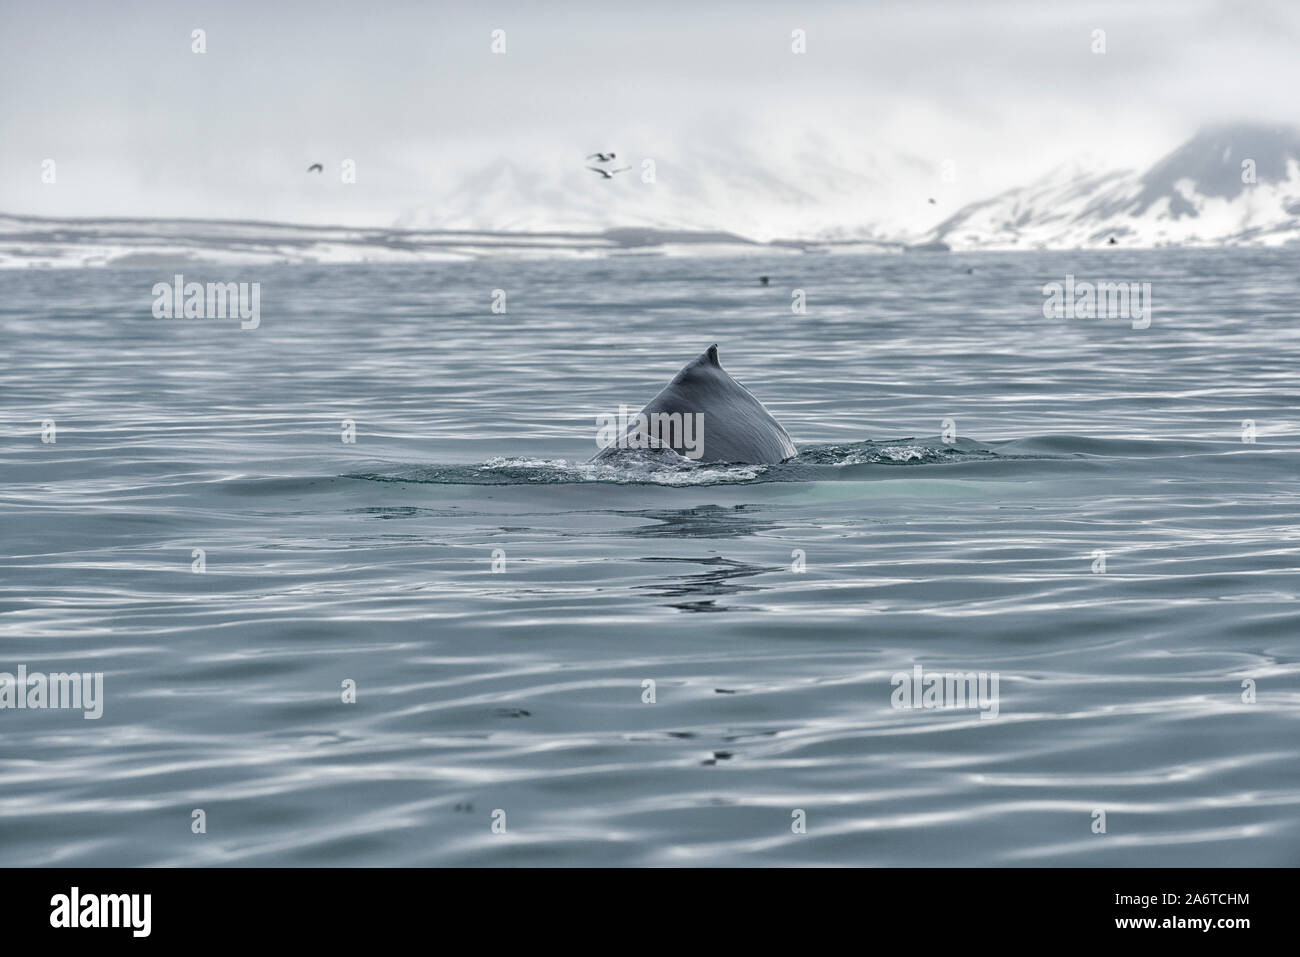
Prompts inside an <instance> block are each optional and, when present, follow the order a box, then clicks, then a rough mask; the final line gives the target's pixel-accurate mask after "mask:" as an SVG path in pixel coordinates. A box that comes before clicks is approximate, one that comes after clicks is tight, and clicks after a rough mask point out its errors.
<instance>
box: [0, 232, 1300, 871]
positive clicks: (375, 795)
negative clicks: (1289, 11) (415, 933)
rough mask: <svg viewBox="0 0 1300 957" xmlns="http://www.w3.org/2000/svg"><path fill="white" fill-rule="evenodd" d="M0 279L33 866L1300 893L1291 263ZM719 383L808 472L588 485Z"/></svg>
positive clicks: (89, 274)
mask: <svg viewBox="0 0 1300 957" xmlns="http://www.w3.org/2000/svg"><path fill="white" fill-rule="evenodd" d="M178 271H179V272H182V273H183V274H184V277H185V281H187V282H189V281H195V282H258V283H260V324H259V325H258V326H257V328H250V329H242V328H241V327H240V323H239V321H238V320H233V321H232V320H229V319H225V320H223V319H165V318H155V316H154V315H153V306H154V299H155V295H154V293H153V291H152V290H153V287H154V285H155V284H156V283H170V282H172V281H173V275H174V273H175V272H178ZM760 275H767V276H769V277H770V283H769V285H767V286H763V285H761V284H760V282H759V278H758V277H759V276H760ZM1067 276H1073V277H1074V281H1075V282H1076V283H1081V282H1085V281H1088V282H1097V281H1108V282H1137V283H1143V282H1149V283H1150V284H1151V302H1152V305H1153V312H1152V314H1151V317H1150V324H1149V327H1147V328H1135V325H1137V326H1140V325H1141V323H1138V322H1131V321H1130V320H1128V319H1122V318H1075V319H1057V318H1050V319H1049V318H1045V317H1044V314H1043V305H1044V301H1045V296H1044V290H1043V287H1044V285H1045V284H1048V283H1052V282H1060V283H1062V284H1064V283H1065V282H1066V277H1067ZM0 287H2V288H3V291H4V295H3V297H0V355H3V377H2V378H0V415H2V419H3V421H2V425H3V430H2V432H3V443H0V529H2V532H3V549H2V551H0V672H4V673H9V674H15V675H16V673H17V669H18V668H19V667H20V666H22V667H25V668H26V669H27V671H28V673H32V672H39V673H52V672H54V673H73V672H75V673H78V674H83V673H84V674H88V675H89V674H94V673H102V675H103V697H102V701H101V704H102V716H101V717H99V718H98V719H87V718H86V717H84V716H83V711H79V710H76V709H50V708H23V709H19V708H16V707H7V708H4V709H3V710H0V864H3V865H57V864H64V865H71V864H75V865H295V866H298V865H539V864H540V865H607V864H619V865H652V866H654V865H782V864H790V865H895V866H896V865H903V866H929V865H996V866H1033V865H1081V866H1093V865H1296V864H1300V664H1298V661H1300V601H1298V594H1300V388H1298V383H1297V375H1298V373H1300V321H1298V320H1297V304H1298V303H1300V269H1298V268H1297V258H1296V252H1295V251H1294V250H1293V249H1289V248H1288V249H1280V250H1272V251H1250V250H1240V251H1182V252H1180V251H1174V250H1164V251H1150V252H1133V251H1126V250H1123V249H1118V250H1112V249H1107V250H1103V251H1097V252H1090V253H1028V252H1026V253H1006V254H979V255H941V254H923V253H911V254H906V255H879V256H834V255H804V256H798V255H790V256H772V255H764V256H761V257H747V258H725V259H718V258H713V259H710V258H666V257H658V256H643V255H624V256H615V257H611V258H606V259H593V260H583V259H569V260H535V261H509V260H504V259H495V260H493V259H489V260H483V261H471V262H445V263H426V264H420V265H292V266H274V265H247V264H244V265H239V264H232V263H225V264H220V263H208V264H206V265H205V264H203V263H193V262H192V263H187V264H185V265H184V266H183V267H178V268H172V267H169V266H165V265H163V266H150V267H147V268H146V267H133V268H120V269H68V270H63V269H52V270H40V269H27V270H7V271H5V272H4V273H3V274H0ZM800 290H801V291H802V300H803V301H804V302H805V303H806V311H805V312H803V313H802V314H800V313H798V312H796V311H795V310H794V309H792V303H794V304H796V305H797V304H798V301H799V300H800V298H801V296H800V294H799V293H798V292H797V291H800ZM497 291H499V292H500V293H501V294H502V295H498V294H497ZM494 303H497V304H498V310H497V311H494V309H493V305H494ZM502 308H503V309H504V311H500V310H501V309H502ZM714 342H716V343H717V344H718V347H719V355H720V358H721V362H722V365H723V366H724V367H725V368H726V369H727V371H728V372H730V373H731V374H732V375H733V376H735V377H736V378H737V379H739V380H740V381H741V382H742V383H744V384H745V385H746V386H747V387H748V388H749V389H750V390H751V391H752V392H754V393H755V395H757V397H758V398H759V399H761V400H762V401H763V402H764V403H765V405H766V406H767V408H768V409H769V410H770V411H771V412H772V413H773V415H775V416H776V418H777V419H778V420H779V421H780V422H781V423H782V424H783V425H784V426H785V427H786V429H787V430H788V431H789V433H790V435H791V436H792V437H793V439H794V441H795V443H796V444H797V446H798V448H799V451H800V454H799V456H798V457H797V458H796V459H795V460H793V461H791V462H788V463H786V464H782V465H771V466H710V465H698V464H695V463H692V462H689V461H682V460H679V461H672V460H671V459H667V457H665V456H663V455H637V454H630V455H627V456H620V457H617V459H616V461H614V462H612V463H611V462H604V461H602V462H601V463H599V464H595V465H593V464H587V463H588V460H589V459H590V458H591V456H592V455H593V454H594V453H595V451H596V430H597V426H596V417H597V415H599V414H601V413H614V412H617V410H618V406H619V405H620V404H626V405H628V406H630V407H631V410H632V411H636V410H637V409H639V408H640V406H641V405H642V404H643V403H645V402H646V401H647V400H648V399H650V398H651V397H652V396H653V395H654V394H655V393H656V392H657V391H658V390H659V389H660V388H662V386H663V385H664V384H665V383H666V382H667V381H668V380H669V379H670V378H671V377H672V376H673V374H674V373H676V372H677V370H678V369H679V368H680V367H681V366H682V365H683V364H684V363H686V362H688V361H690V360H692V359H694V358H695V357H696V356H698V355H699V354H700V353H701V352H702V351H704V349H705V348H707V347H708V346H709V345H710V344H711V343H714ZM705 426H706V430H707V429H709V428H723V427H725V425H724V424H721V423H713V422H709V421H707V420H706V423H705ZM348 439H353V441H347V440H348ZM918 666H919V667H920V669H921V671H920V673H919V674H920V676H921V677H920V678H919V679H918V677H917V675H918V672H917V671H916V670H915V669H916V668H917V667H918ZM945 674H952V675H967V674H974V675H975V676H976V682H977V684H978V686H979V687H980V688H982V689H983V690H984V692H987V693H986V694H981V695H980V696H979V697H978V699H977V700H975V701H970V700H967V701H965V702H964V703H963V702H961V701H958V700H956V699H955V698H953V697H952V696H951V695H949V693H948V692H949V685H946V684H944V683H943V681H942V680H941V681H940V682H939V684H938V685H936V684H935V683H934V682H930V684H929V687H930V688H931V689H937V690H935V692H934V694H931V695H930V696H929V700H928V701H927V696H926V695H925V694H924V693H923V694H921V695H917V696H915V697H913V696H912V694H911V692H912V690H913V689H914V688H916V689H924V688H925V687H926V684H925V682H926V680H927V678H926V676H931V675H938V676H940V679H942V676H943V675H945ZM980 676H982V677H980ZM15 680H16V679H15ZM963 680H964V679H963ZM995 681H996V684H994V682H995ZM956 687H957V685H956V683H952V688H953V689H955V688H956ZM967 687H969V685H967ZM995 689H996V691H995ZM353 698H354V700H353ZM930 705H935V706H930ZM938 705H942V706H938ZM197 812H202V813H201V814H200V813H197ZM196 831H197V833H196Z"/></svg>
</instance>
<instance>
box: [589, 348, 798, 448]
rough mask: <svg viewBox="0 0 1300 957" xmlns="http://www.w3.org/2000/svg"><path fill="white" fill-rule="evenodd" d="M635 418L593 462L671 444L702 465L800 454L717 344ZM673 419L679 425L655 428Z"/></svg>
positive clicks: (681, 372) (665, 387)
mask: <svg viewBox="0 0 1300 957" xmlns="http://www.w3.org/2000/svg"><path fill="white" fill-rule="evenodd" d="M678 416H679V417H680V418H673V417H678ZM688 416H692V417H695V418H693V419H692V420H691V421H692V422H695V423H699V428H698V431H697V432H692V431H691V429H690V426H689V423H688V424H687V427H686V428H682V427H681V423H683V422H685V421H686V419H687V417H688ZM631 421H632V424H630V425H629V426H628V427H627V428H626V429H625V430H624V432H623V433H622V434H621V435H620V436H619V438H618V440H617V441H616V442H614V443H612V444H609V445H606V446H605V447H604V448H602V449H601V450H600V451H599V452H597V453H596V454H595V455H594V456H593V457H592V459H591V461H593V462H596V461H600V460H602V459H608V458H610V457H611V456H614V455H616V454H618V453H619V452H620V451H621V450H622V449H626V448H649V449H664V448H671V449H672V450H673V451H674V452H676V453H677V454H678V455H681V456H684V457H686V458H690V459H694V460H696V461H698V462H702V463H714V464H717V463H735V464H740V465H776V464H778V463H780V462H785V461H787V460H789V459H792V458H794V457H795V456H796V455H797V454H798V450H797V449H796V448H795V447H794V442H792V441H791V440H790V435H789V433H787V432H786V430H785V429H784V428H782V427H781V423H780V422H778V421H776V419H774V418H773V417H772V413H770V412H768V411H767V409H766V408H764V407H763V403H762V402H760V401H758V399H756V398H755V397H754V395H753V393H751V392H750V391H749V390H748V389H746V388H745V387H744V386H743V385H741V384H740V383H739V382H737V381H736V380H735V379H733V378H732V377H731V376H730V375H728V374H727V371H726V370H725V369H723V368H722V364H721V363H720V362H719V361H718V346H717V343H714V344H713V345H711V346H709V348H707V349H706V350H704V352H703V353H701V355H700V356H699V358H697V359H695V360H694V361H693V362H688V363H687V364H686V365H685V366H683V367H682V370H681V371H680V372H678V373H677V375H675V376H673V379H672V381H671V382H669V383H668V385H666V386H664V388H663V390H662V391H661V392H660V393H659V394H658V395H656V396H655V397H654V398H653V399H651V400H650V401H649V402H648V403H647V404H646V406H645V408H643V409H642V410H641V413H640V415H639V416H637V417H635V418H633V419H632V420H631ZM668 422H672V423H673V424H674V425H677V426H678V427H676V428H663V429H655V428H653V426H655V425H657V424H662V423H668Z"/></svg>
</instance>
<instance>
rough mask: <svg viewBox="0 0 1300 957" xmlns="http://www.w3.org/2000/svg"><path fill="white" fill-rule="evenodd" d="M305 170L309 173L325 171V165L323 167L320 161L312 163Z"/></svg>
mask: <svg viewBox="0 0 1300 957" xmlns="http://www.w3.org/2000/svg"><path fill="white" fill-rule="evenodd" d="M307 172H309V173H323V172H325V167H324V166H321V165H320V163H312V164H311V165H310V166H308V167H307Z"/></svg>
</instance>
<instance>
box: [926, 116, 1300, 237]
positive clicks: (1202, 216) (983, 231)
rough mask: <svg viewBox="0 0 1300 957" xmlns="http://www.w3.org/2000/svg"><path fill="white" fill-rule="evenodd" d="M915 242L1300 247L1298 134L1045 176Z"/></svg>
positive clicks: (1217, 131)
mask: <svg viewBox="0 0 1300 957" xmlns="http://www.w3.org/2000/svg"><path fill="white" fill-rule="evenodd" d="M925 238H926V239H927V240H930V241H938V242H944V243H946V244H948V245H949V246H950V247H951V248H953V249H957V250H962V249H1025V248H1029V249H1034V248H1050V249H1068V248H1080V247H1090V246H1099V245H1104V244H1109V242H1110V240H1111V239H1112V238H1113V239H1114V240H1115V241H1116V243H1118V244H1122V245H1125V246H1142V247H1148V246H1163V245H1186V246H1217V245H1242V244H1258V245H1280V244H1282V243H1286V242H1293V241H1300V130H1296V129H1293V128H1289V127H1266V126H1252V125H1235V126H1222V127H1214V128H1210V129H1206V130H1203V131H1201V132H1200V133H1198V134H1197V135H1196V136H1194V137H1192V139H1190V140H1188V141H1187V142H1186V143H1184V144H1183V145H1182V146H1180V147H1179V148H1178V149H1177V150H1175V151H1174V152H1172V153H1170V154H1169V155H1168V156H1166V157H1165V158H1164V159H1163V160H1161V161H1160V162H1158V163H1156V164H1155V165H1154V166H1152V167H1151V168H1150V169H1149V170H1147V171H1146V172H1144V173H1135V172H1131V171H1120V172H1090V171H1084V170H1080V169H1067V170H1055V171H1053V172H1052V173H1049V174H1048V175H1046V176H1044V177H1042V178H1040V179H1039V180H1037V181H1035V182H1034V183H1031V184H1030V185H1028V186H1025V187H1021V188H1017V189H1012V190H1008V191H1007V192H1005V193H1002V194H1001V195H999V196H995V197H993V198H991V199H987V200H982V201H979V202H975V203H971V204H969V205H967V206H965V207H964V208H962V209H961V210H959V211H958V212H957V213H956V214H955V215H953V216H952V217H950V218H949V219H947V220H945V221H944V222H942V223H940V224H939V225H938V226H937V227H935V228H934V229H933V230H931V231H930V232H929V233H927V234H926V237H925Z"/></svg>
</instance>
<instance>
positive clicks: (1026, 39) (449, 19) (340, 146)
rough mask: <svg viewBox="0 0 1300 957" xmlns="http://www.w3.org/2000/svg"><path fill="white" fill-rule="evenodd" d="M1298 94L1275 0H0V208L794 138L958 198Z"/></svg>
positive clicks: (348, 196) (388, 205)
mask: <svg viewBox="0 0 1300 957" xmlns="http://www.w3.org/2000/svg"><path fill="white" fill-rule="evenodd" d="M194 28H202V29H204V30H205V31H206V36H207V52H206V53H204V54H202V55H197V54H194V53H192V52H191V42H192V41H191V31H192V30H193V29H194ZM796 28H798V29H803V30H805V31H806V34H807V53H806V54H804V55H795V54H793V53H792V52H791V31H792V30H794V29H796ZM494 29H502V30H504V31H505V35H506V53H505V54H504V55H494V54H493V53H492V52H491V49H490V46H491V42H492V41H491V33H492V31H493V30H494ZM1097 29H1101V30H1104V31H1105V40H1106V52H1105V53H1104V54H1100V55H1098V54H1094V53H1093V52H1092V51H1091V47H1092V43H1093V40H1092V32H1093V31H1094V30H1097ZM1298 95H1300V4H1297V3H1294V2H1292V3H1270V2H1248V3H1244V2H1209V0H1204V2H1197V0H1179V2H1170V3H1154V2H1153V3H1140V2H1115V3H1097V2H1091V3H1069V2H1055V3H1049V2H1042V0H1027V2H1007V3H978V2H970V0H963V2H952V3H924V2H898V3H868V2H859V3H826V2H819V0H800V2H790V3H771V2H762V0H743V2H734V3H730V2H703V0H693V2H659V0H655V2H644V3H629V4H620V3H612V2H608V0H607V2H600V3H587V2H583V3H576V2H571V3H565V2H552V0H547V2H544V3H543V2H533V3H492V2H488V0H478V2H473V3H448V2H428V0H426V2H420V3H402V2H381V0H375V2H370V3H357V2H355V0H354V2H346V3H344V2H335V0H311V2H298V0H291V2H281V3H276V2H273V0H255V2H244V0H220V2H211V3H206V2H184V0H158V2H133V0H112V2H103V0H84V2H61V0H3V3H0V211H3V212H11V213H31V214H41V215H54V216H75V215H87V216H91V215H138V216H213V217H223V218H226V217H229V218H244V217H246V218H261V219H285V220H299V221H305V222H345V223H355V224H363V223H368V224H375V225H390V224H392V223H394V222H397V221H398V219H399V217H402V216H404V215H407V214H409V213H410V211H411V210H413V209H416V210H418V209H421V208H424V207H426V206H427V205H428V203H430V202H431V201H432V197H435V196H437V195H439V194H440V193H442V192H443V191H444V190H446V189H447V188H449V187H450V186H454V184H456V183H457V182H459V181H461V179H462V178H463V177H467V176H469V175H471V174H472V173H473V172H474V171H475V170H476V169H482V168H483V167H485V166H488V165H490V164H492V163H493V162H495V161H499V160H502V159H506V160H509V161H510V162H511V163H514V164H517V165H518V166H519V167H520V168H522V169H532V170H536V171H538V173H537V175H538V176H539V177H540V178H542V179H544V178H545V177H546V176H547V175H549V174H548V173H547V172H546V171H548V170H551V169H554V168H556V164H557V163H564V164H568V165H570V166H573V167H574V168H576V169H579V171H580V163H581V157H582V155H583V154H585V153H586V152H589V151H591V150H594V149H599V148H603V147H606V145H607V144H608V145H610V146H613V145H615V144H617V145H618V146H619V147H620V148H621V149H623V150H624V152H625V154H631V155H632V156H638V157H639V156H657V157H665V158H667V161H668V163H669V166H670V167H671V164H672V163H674V162H675V163H678V164H679V165H680V164H690V163H703V162H715V163H725V162H727V161H728V158H735V159H736V161H737V162H741V163H744V164H747V165H749V166H752V167H756V168H759V167H763V166H764V164H765V157H766V156H768V155H771V156H773V157H776V156H780V157H784V158H783V159H781V160H780V161H779V162H778V161H776V160H773V162H774V164H775V168H776V172H777V175H778V176H789V175H797V173H798V169H797V167H796V168H795V169H793V170H792V169H791V168H790V166H789V161H788V157H789V156H791V155H796V154H797V153H798V152H799V151H798V150H797V149H792V148H791V144H798V143H804V144H813V146H814V148H815V149H816V150H817V151H819V152H820V153H821V154H823V155H825V156H827V157H828V158H829V159H830V160H831V161H833V162H834V163H835V164H840V165H843V166H845V167H846V168H849V169H857V168H860V167H862V166H863V164H864V163H865V162H866V161H865V160H864V159H863V158H864V157H866V156H883V157H910V158H916V159H917V160H919V161H920V162H921V163H923V164H924V163H928V164H933V165H935V166H937V165H938V164H939V163H941V162H942V161H943V160H944V159H947V158H952V159H954V160H955V161H956V163H957V166H958V169H959V170H960V175H961V180H962V182H961V189H962V191H963V193H964V194H965V195H967V196H968V197H970V198H974V197H975V196H980V195H987V194H988V193H991V192H993V191H995V190H999V189H1002V188H1005V187H1007V186H1011V185H1016V184H1018V183H1021V182H1024V181H1025V180H1026V179H1027V178H1030V177H1032V176H1034V175H1037V174H1040V173H1042V172H1045V171H1046V170H1047V169H1048V168H1050V167H1053V166H1056V165H1058V164H1060V163H1063V162H1072V161H1076V160H1081V161H1085V162H1089V163H1096V164H1101V165H1104V166H1140V165H1144V164H1146V163H1149V162H1151V161H1153V160H1155V159H1157V158H1158V157H1159V156H1160V155H1161V154H1163V153H1164V152H1167V151H1168V150H1169V149H1171V148H1173V147H1174V146H1176V145H1178V143H1179V142H1181V141H1182V140H1183V139H1185V138H1186V137H1187V136H1188V135H1190V134H1191V133H1192V132H1194V131H1195V130H1196V129H1197V128H1198V127H1199V126H1200V125H1202V124H1204V123H1207V122H1214V121H1220V120H1225V119H1231V120H1262V121H1268V122H1274V123H1296V122H1297V121H1300V108H1297V105H1296V98H1297V96H1298ZM575 157H576V163H575ZM47 158H52V159H54V160H55V161H56V163H57V183H56V184H55V185H53V186H50V185H45V184H42V183H41V180H40V175H41V162H42V160H44V159H47ZM344 158H351V159H355V161H356V163H357V167H358V183H357V185H356V187H354V188H351V189H346V190H343V189H340V190H335V191H333V192H331V193H330V194H329V196H330V198H329V200H328V201H327V202H322V197H321V194H320V192H319V190H317V191H316V192H313V189H314V186H313V184H312V182H311V181H310V179H309V178H308V177H306V176H305V169H306V167H307V165H308V164H309V163H311V162H316V161H320V162H322V163H324V164H325V165H326V169H327V173H328V174H329V175H330V176H332V177H333V178H335V179H337V172H336V170H337V166H338V162H339V161H340V160H342V159H344ZM886 166H888V163H886ZM579 175H581V171H580V172H579ZM470 201H472V197H470Z"/></svg>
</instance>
